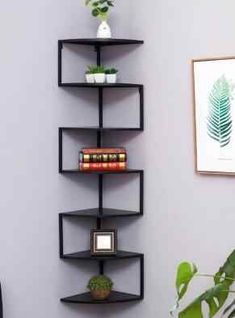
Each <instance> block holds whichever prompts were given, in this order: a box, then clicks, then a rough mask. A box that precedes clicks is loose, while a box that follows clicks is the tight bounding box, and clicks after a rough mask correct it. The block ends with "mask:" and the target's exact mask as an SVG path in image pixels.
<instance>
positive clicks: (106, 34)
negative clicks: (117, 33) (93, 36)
mask: <svg viewBox="0 0 235 318" xmlns="http://www.w3.org/2000/svg"><path fill="white" fill-rule="evenodd" d="M113 1H114V0H86V5H87V6H89V7H90V9H91V14H92V15H93V17H96V18H98V19H99V20H100V21H101V24H100V26H99V28H98V31H97V38H111V37H112V34H111V29H110V27H109V25H108V23H107V20H108V16H109V10H110V8H111V7H113Z"/></svg>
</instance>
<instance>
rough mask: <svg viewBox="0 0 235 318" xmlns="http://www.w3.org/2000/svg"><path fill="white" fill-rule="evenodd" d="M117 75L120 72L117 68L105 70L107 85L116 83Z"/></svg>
mask: <svg viewBox="0 0 235 318" xmlns="http://www.w3.org/2000/svg"><path fill="white" fill-rule="evenodd" d="M117 73H118V70H117V69H116V68H107V69H106V70H105V74H106V80H107V83H116V82H117Z"/></svg>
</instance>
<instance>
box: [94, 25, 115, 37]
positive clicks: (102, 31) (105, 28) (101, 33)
mask: <svg viewBox="0 0 235 318" xmlns="http://www.w3.org/2000/svg"><path fill="white" fill-rule="evenodd" d="M111 37H112V33H111V29H110V27H109V25H108V23H107V22H106V21H102V22H101V23H100V25H99V28H98V31H97V38H105V39H108V38H111Z"/></svg>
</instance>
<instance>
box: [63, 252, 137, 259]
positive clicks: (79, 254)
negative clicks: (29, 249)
mask: <svg viewBox="0 0 235 318" xmlns="http://www.w3.org/2000/svg"><path fill="white" fill-rule="evenodd" d="M141 257H143V254H141V253H134V252H127V251H117V253H116V254H115V255H108V256H107V255H106V256H93V255H91V253H90V251H89V250H88V251H81V252H76V253H69V254H64V255H61V258H63V259H71V260H72V259H74V260H81V261H83V260H89V261H113V260H118V259H130V258H141Z"/></svg>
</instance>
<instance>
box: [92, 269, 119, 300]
mask: <svg viewBox="0 0 235 318" xmlns="http://www.w3.org/2000/svg"><path fill="white" fill-rule="evenodd" d="M87 288H88V289H89V290H90V292H91V295H92V297H93V299H95V300H105V299H107V298H108V296H109V295H110V293H111V290H112V288H113V282H112V280H111V279H110V278H109V277H107V276H105V275H99V276H93V277H92V278H91V279H90V280H89V282H88V284H87Z"/></svg>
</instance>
